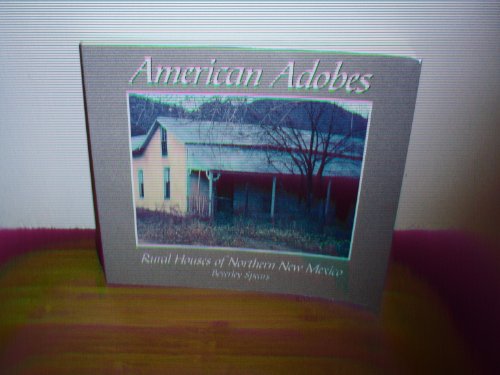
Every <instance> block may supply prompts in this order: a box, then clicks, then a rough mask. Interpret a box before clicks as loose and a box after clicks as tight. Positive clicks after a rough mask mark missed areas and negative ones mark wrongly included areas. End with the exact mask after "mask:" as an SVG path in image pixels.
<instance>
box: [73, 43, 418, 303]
mask: <svg viewBox="0 0 500 375" xmlns="http://www.w3.org/2000/svg"><path fill="white" fill-rule="evenodd" d="M80 51H81V65H82V75H83V85H84V94H85V108H86V115H87V129H88V138H89V150H90V159H91V169H92V183H93V191H94V198H95V199H94V201H95V212H96V226H97V229H98V233H99V238H100V247H101V249H102V256H103V263H104V269H105V274H106V280H107V282H108V283H111V284H124V285H164V286H179V287H204V288H205V287H206V288H220V289H239V290H255V291H261V292H274V293H285V294H299V295H305V296H311V297H320V298H327V299H331V300H335V301H340V302H346V303H352V304H356V305H360V306H364V307H366V308H368V309H371V310H375V311H376V310H377V309H378V307H379V305H380V299H381V295H382V291H383V286H384V280H385V272H386V268H387V262H388V257H389V252H390V247H391V240H392V233H393V228H394V223H395V218H396V212H397V207H398V199H399V192H400V188H401V183H402V178H403V173H404V167H405V160H406V152H407V147H408V142H409V137H410V132H411V124H412V121H413V113H414V109H415V102H416V96H417V89H418V81H419V76H420V69H421V61H420V60H418V59H415V58H412V57H404V56H403V57H402V56H384V55H374V54H359V53H358V54H350V53H344V52H326V51H298V50H266V49H238V48H216V47H214V48H195V47H186V48H182V47H170V46H148V45H144V46H133V45H98V44H86V43H82V44H81V46H80Z"/></svg>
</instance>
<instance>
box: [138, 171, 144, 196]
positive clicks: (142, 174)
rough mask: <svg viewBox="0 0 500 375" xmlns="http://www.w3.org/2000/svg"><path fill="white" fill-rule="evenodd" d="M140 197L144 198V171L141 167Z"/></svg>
mask: <svg viewBox="0 0 500 375" xmlns="http://www.w3.org/2000/svg"><path fill="white" fill-rule="evenodd" d="M138 177H139V198H144V172H143V171H142V169H139V176H138Z"/></svg>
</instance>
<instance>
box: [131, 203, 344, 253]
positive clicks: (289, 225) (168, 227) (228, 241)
mask: <svg viewBox="0 0 500 375" xmlns="http://www.w3.org/2000/svg"><path fill="white" fill-rule="evenodd" d="M137 234H138V237H139V242H147V243H158V244H184V245H194V246H198V245H200V246H223V247H240V248H251V249H266V250H276V251H292V252H304V253H313V254H324V255H334V256H342V257H347V256H348V253H349V245H350V238H349V235H348V234H347V233H345V232H343V231H341V230H340V229H338V228H335V227H333V226H324V227H323V228H322V230H319V229H318V226H313V225H311V222H306V221H303V222H300V221H297V220H291V221H290V220H287V221H283V222H274V223H271V222H270V221H266V220H257V219H251V218H244V217H224V216H218V217H216V218H215V219H214V220H208V219H203V218H199V217H194V216H182V215H175V214H167V213H164V212H160V211H149V210H143V209H138V210H137Z"/></svg>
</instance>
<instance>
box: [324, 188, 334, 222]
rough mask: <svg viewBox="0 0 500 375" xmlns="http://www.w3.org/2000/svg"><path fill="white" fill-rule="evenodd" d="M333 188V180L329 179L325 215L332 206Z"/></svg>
mask: <svg viewBox="0 0 500 375" xmlns="http://www.w3.org/2000/svg"><path fill="white" fill-rule="evenodd" d="M331 189H332V180H331V179H328V187H327V188H326V202H325V217H326V216H327V215H328V209H329V208H330V191H331Z"/></svg>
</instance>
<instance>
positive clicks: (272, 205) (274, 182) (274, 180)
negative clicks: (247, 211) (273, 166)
mask: <svg viewBox="0 0 500 375" xmlns="http://www.w3.org/2000/svg"><path fill="white" fill-rule="evenodd" d="M275 198H276V176H273V191H272V194H271V219H274V200H275Z"/></svg>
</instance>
